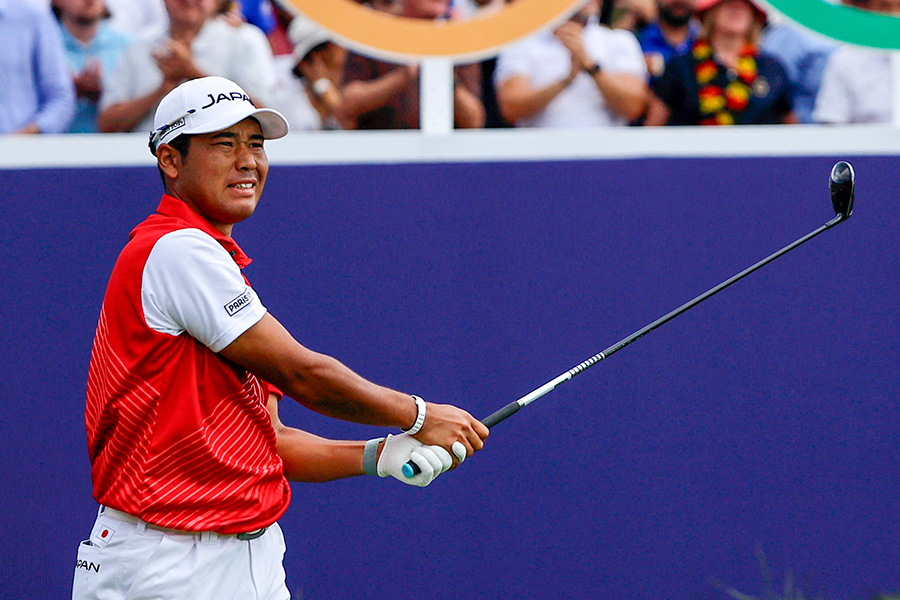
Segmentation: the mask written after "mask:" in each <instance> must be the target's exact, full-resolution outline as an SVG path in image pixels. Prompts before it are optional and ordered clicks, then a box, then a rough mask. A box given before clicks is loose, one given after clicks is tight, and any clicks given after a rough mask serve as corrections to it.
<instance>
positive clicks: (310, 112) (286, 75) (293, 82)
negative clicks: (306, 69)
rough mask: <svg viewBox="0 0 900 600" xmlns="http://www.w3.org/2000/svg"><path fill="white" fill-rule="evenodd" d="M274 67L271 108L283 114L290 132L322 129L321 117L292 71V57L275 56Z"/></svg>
mask: <svg viewBox="0 0 900 600" xmlns="http://www.w3.org/2000/svg"><path fill="white" fill-rule="evenodd" d="M275 69H276V80H275V91H274V93H273V95H272V104H271V108H274V109H275V110H277V111H278V112H280V113H281V114H283V115H284V118H285V119H287V120H288V123H289V124H290V126H291V131H292V132H293V131H312V130H316V129H322V119H321V118H319V113H318V112H316V109H315V108H313V105H312V103H311V102H310V101H309V96H308V95H307V94H306V88H305V87H304V85H303V81H302V80H300V79H299V78H298V77H296V76H295V75H294V73H293V69H294V57H293V56H291V55H290V54H286V55H284V56H276V57H275Z"/></svg>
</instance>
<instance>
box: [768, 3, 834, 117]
mask: <svg viewBox="0 0 900 600" xmlns="http://www.w3.org/2000/svg"><path fill="white" fill-rule="evenodd" d="M759 49H760V51H762V52H764V53H766V54H768V55H769V56H772V57H774V58H776V59H778V62H780V63H781V65H782V66H783V67H784V69H785V71H786V72H787V75H788V79H789V80H790V84H791V103H792V104H793V107H794V114H795V115H796V116H797V121H799V122H800V123H813V122H814V121H813V117H812V112H813V108H814V107H815V103H816V94H817V93H818V91H819V86H820V85H821V83H822V73H823V72H824V71H825V64H826V63H827V62H828V57H829V56H830V55H831V53H832V52H834V49H835V45H834V44H833V43H831V42H829V41H826V40H825V39H824V38H823V37H821V36H817V35H813V34H810V33H807V32H806V31H804V30H802V29H800V28H799V27H797V26H795V25H793V24H790V23H788V22H787V21H786V20H785V19H783V18H780V19H778V20H775V21H773V19H770V20H769V23H768V24H767V25H766V28H765V29H763V33H762V40H761V41H760V44H759Z"/></svg>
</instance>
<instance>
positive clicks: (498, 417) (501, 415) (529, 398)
mask: <svg viewBox="0 0 900 600" xmlns="http://www.w3.org/2000/svg"><path fill="white" fill-rule="evenodd" d="M843 219H844V217H843V215H837V216H836V217H835V218H834V219H832V220H830V221H828V222H827V223H825V224H824V225H822V226H821V227H819V228H818V229H816V230H815V231H812V232H810V233H808V234H807V235H805V236H803V237H802V238H800V239H799V240H797V241H795V242H793V243H791V244H789V245H787V246H785V247H784V248H782V249H781V250H779V251H777V252H775V253H773V254H770V255H769V256H767V257H766V258H764V259H762V260H761V261H759V262H758V263H756V264H755V265H753V266H751V267H748V268H746V269H744V270H743V271H741V272H740V273H738V274H737V275H735V276H734V277H731V278H730V279H727V280H725V281H723V282H722V283H720V284H719V285H717V286H715V287H713V288H710V289H709V290H707V291H705V292H704V293H702V294H700V295H699V296H697V297H696V298H694V299H693V300H691V301H689V302H686V303H684V304H682V305H681V306H679V307H678V308H676V309H675V310H673V311H672V312H670V313H668V314H666V315H663V316H662V317H660V318H658V319H657V320H655V321H653V322H652V323H650V324H649V325H647V326H645V327H643V328H641V329H639V330H637V331H635V332H634V333H632V334H631V335H629V336H628V337H626V338H624V339H622V340H620V341H618V342H616V343H615V344H613V345H612V346H610V347H609V348H607V349H606V350H604V351H602V352H599V353H597V354H595V355H594V356H592V357H590V358H589V359H587V360H586V361H584V362H582V363H581V364H579V365H577V366H576V367H573V368H572V369H569V370H568V371H566V372H565V373H563V374H561V375H559V376H558V377H556V378H555V379H553V380H551V381H548V382H547V383H545V384H544V385H542V386H541V387H539V388H537V389H535V390H533V391H531V392H529V393H528V394H526V395H524V396H522V397H521V398H519V399H518V400H516V401H514V402H510V403H509V404H507V405H506V406H504V407H503V408H501V409H500V410H498V411H497V412H495V413H493V414H491V415H488V416H487V417H485V418H484V419H482V420H481V422H482V423H484V424H485V425H486V426H487V427H488V428H491V427H493V426H494V425H496V424H497V423H500V422H501V421H503V420H505V419H506V418H508V417H510V416H512V415H514V414H515V413H516V412H518V411H519V409H520V408H523V407H525V406H528V405H529V404H531V403H532V402H534V401H535V400H537V399H538V398H540V397H541V396H544V395H545V394H547V393H548V392H550V391H552V390H554V389H556V388H558V387H559V386H560V385H562V384H563V383H565V382H567V381H569V380H570V379H572V378H573V377H575V376H576V375H579V374H581V373H583V372H585V371H587V370H588V369H589V368H591V367H593V366H594V365H596V364H597V363H598V362H600V361H601V360H604V359H607V358H609V357H610V356H612V355H613V354H615V353H616V352H618V351H619V350H621V349H622V348H624V347H625V346H627V345H629V344H630V343H632V342H634V341H635V340H638V339H640V338H642V337H644V336H645V335H647V334H648V333H650V332H651V331H653V330H654V329H657V328H659V327H661V326H662V325H665V324H666V323H668V322H669V321H671V320H672V319H674V318H675V317H677V316H678V315H680V314H682V313H685V312H687V311H689V310H690V309H692V308H694V307H695V306H697V305H698V304H700V303H701V302H703V301H704V300H706V299H708V298H711V297H712V296H715V295H716V294H718V293H719V292H721V291H722V290H724V289H725V288H727V287H728V286H730V285H731V284H733V283H736V282H738V281H740V280H741V279H743V278H744V277H747V276H748V275H750V274H751V273H753V272H754V271H757V270H759V269H761V268H762V267H764V266H766V265H767V264H769V263H770V262H772V261H774V260H776V259H777V258H780V257H782V256H784V255H785V254H787V253H788V252H790V251H791V250H793V249H794V248H796V247H797V246H800V245H802V244H805V243H806V242H808V241H809V240H811V239H813V238H814V237H816V236H817V235H819V234H820V233H822V232H823V231H825V230H827V229H830V228H832V227H834V226H835V225H837V224H838V223H840V222H841V221H842V220H843Z"/></svg>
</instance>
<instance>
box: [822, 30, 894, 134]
mask: <svg viewBox="0 0 900 600" xmlns="http://www.w3.org/2000/svg"><path fill="white" fill-rule="evenodd" d="M892 79H893V78H892V77H891V56H890V54H889V53H888V52H884V51H879V50H871V49H868V48H859V47H856V46H842V47H840V48H838V49H837V50H835V51H834V52H833V53H832V54H831V56H830V57H829V58H828V64H827V65H826V66H825V72H824V74H823V75H822V84H821V85H820V87H819V93H818V95H817V96H816V108H815V110H813V120H814V121H816V122H817V123H889V122H890V121H891V99H892V85H891V81H892Z"/></svg>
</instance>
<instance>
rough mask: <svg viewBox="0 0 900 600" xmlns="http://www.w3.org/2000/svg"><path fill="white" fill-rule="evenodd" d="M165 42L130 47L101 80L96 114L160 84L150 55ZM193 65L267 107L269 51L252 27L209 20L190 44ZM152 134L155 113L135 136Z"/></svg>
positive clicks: (270, 84) (271, 73) (272, 69)
mask: <svg viewBox="0 0 900 600" xmlns="http://www.w3.org/2000/svg"><path fill="white" fill-rule="evenodd" d="M165 40H166V37H165V36H163V37H160V38H157V39H156V40H154V41H149V40H143V41H140V40H139V41H136V42H135V43H133V44H132V45H131V46H129V47H128V48H127V49H126V50H125V53H124V54H123V55H122V59H121V60H120V61H119V66H118V68H117V69H116V72H115V73H114V74H113V75H112V76H111V77H108V78H107V79H105V80H104V93H103V97H102V98H101V101H100V110H101V111H102V110H103V109H105V108H107V107H109V106H111V105H113V104H117V103H119V102H124V101H126V100H131V99H133V98H137V97H140V96H143V95H145V94H149V93H150V92H152V91H153V90H155V89H156V88H158V87H159V86H160V84H161V83H162V81H163V75H162V72H160V70H159V68H158V67H157V66H156V61H155V60H154V58H153V50H154V49H155V48H156V49H163V48H165ZM191 52H192V53H193V55H194V62H195V63H196V64H197V66H198V67H199V68H200V69H201V70H203V71H204V72H205V73H207V74H208V75H219V76H221V77H226V78H228V79H231V80H232V81H234V82H235V83H237V84H238V85H240V86H241V87H242V88H244V90H246V91H247V93H248V94H250V97H251V98H253V100H254V102H256V103H258V104H262V105H266V104H268V103H269V102H270V98H271V95H272V91H273V89H274V86H275V67H274V64H273V57H272V49H271V46H269V43H268V40H267V39H266V37H265V34H264V33H263V32H262V31H260V30H259V29H257V28H255V27H250V26H248V27H247V28H243V27H241V28H236V27H232V26H231V25H229V24H228V23H226V22H225V21H223V20H222V19H213V20H211V21H207V22H206V24H204V25H203V28H202V29H201V30H200V33H199V34H197V37H196V38H195V39H194V41H193V43H192V44H191ZM151 129H153V111H152V110H151V111H148V113H147V114H146V115H145V116H144V119H143V120H142V121H141V122H140V123H139V124H138V126H137V127H136V128H135V129H134V131H146V132H148V133H149V132H150V130H151Z"/></svg>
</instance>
